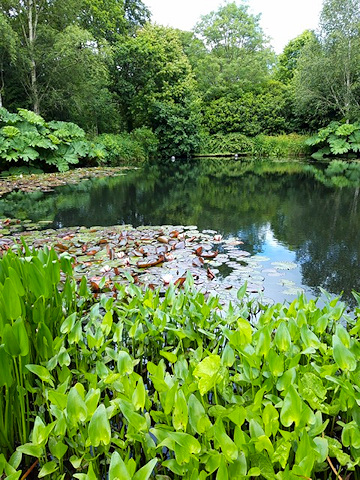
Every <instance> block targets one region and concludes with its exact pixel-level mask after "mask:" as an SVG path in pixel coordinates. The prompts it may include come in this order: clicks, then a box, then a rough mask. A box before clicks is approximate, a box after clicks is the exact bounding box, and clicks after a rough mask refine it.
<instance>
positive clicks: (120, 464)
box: [109, 452, 131, 480]
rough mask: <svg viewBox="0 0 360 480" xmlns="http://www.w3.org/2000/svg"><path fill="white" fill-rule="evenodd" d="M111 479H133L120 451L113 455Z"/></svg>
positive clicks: (110, 469)
mask: <svg viewBox="0 0 360 480" xmlns="http://www.w3.org/2000/svg"><path fill="white" fill-rule="evenodd" d="M109 480H131V476H130V474H129V472H128V470H127V468H126V465H125V463H124V461H123V459H122V458H121V457H120V455H119V454H118V452H114V453H113V454H112V455H111V460H110V468H109Z"/></svg>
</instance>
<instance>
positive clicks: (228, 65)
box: [195, 2, 275, 98]
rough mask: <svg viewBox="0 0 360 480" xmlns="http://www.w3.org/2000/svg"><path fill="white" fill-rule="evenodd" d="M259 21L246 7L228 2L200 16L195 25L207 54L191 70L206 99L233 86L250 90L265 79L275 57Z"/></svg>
mask: <svg viewBox="0 0 360 480" xmlns="http://www.w3.org/2000/svg"><path fill="white" fill-rule="evenodd" d="M259 20H260V16H259V15H258V16H254V15H252V14H250V13H249V12H248V6H247V5H239V6H237V5H236V3H235V2H232V3H228V4H226V5H224V6H222V7H220V8H219V9H218V10H217V11H214V12H211V13H209V14H208V15H205V16H203V17H202V19H201V21H200V22H199V23H198V24H197V25H196V27H195V32H196V34H197V36H198V37H199V38H201V39H202V40H203V42H204V44H205V46H206V48H207V51H208V54H207V55H206V56H205V57H204V58H203V59H201V60H200V62H199V65H198V68H197V69H196V70H195V71H196V74H197V77H198V80H199V84H200V87H201V88H202V89H203V90H206V96H207V97H208V98H219V97H221V96H222V95H223V94H224V92H225V91H228V90H229V89H234V88H235V87H238V88H239V87H240V88H241V89H243V88H247V89H251V88H252V86H253V85H255V84H260V83H262V82H263V81H264V80H265V79H266V78H267V77H268V76H269V67H270V65H271V64H272V63H273V62H274V60H275V57H274V54H273V52H272V51H271V49H270V48H269V47H268V46H267V42H268V39H267V38H266V36H265V35H264V33H263V31H262V29H261V27H260V24H259Z"/></svg>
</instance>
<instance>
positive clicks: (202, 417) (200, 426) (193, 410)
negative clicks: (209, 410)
mask: <svg viewBox="0 0 360 480" xmlns="http://www.w3.org/2000/svg"><path fill="white" fill-rule="evenodd" d="M188 409H189V423H190V425H191V426H192V428H193V429H194V430H195V432H196V433H199V434H200V435H201V434H202V433H204V432H205V431H206V430H207V429H208V428H209V427H210V426H211V422H210V420H209V417H208V416H207V415H206V412H205V409H204V407H203V405H202V403H201V402H200V401H199V400H198V399H197V398H196V396H195V395H194V394H191V395H190V397H189V400H188Z"/></svg>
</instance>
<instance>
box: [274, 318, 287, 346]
mask: <svg viewBox="0 0 360 480" xmlns="http://www.w3.org/2000/svg"><path fill="white" fill-rule="evenodd" d="M274 341H275V345H276V346H277V347H278V349H279V350H280V352H288V351H289V350H290V346H291V336H290V333H289V330H288V328H287V326H286V323H285V322H284V321H282V322H281V323H280V325H279V326H278V328H277V330H276V333H275V338H274Z"/></svg>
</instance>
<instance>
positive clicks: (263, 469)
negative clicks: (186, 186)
mask: <svg viewBox="0 0 360 480" xmlns="http://www.w3.org/2000/svg"><path fill="white" fill-rule="evenodd" d="M16 257H18V258H16ZM29 257H31V258H30V259H29ZM62 258H64V257H60V258H58V259H57V258H56V257H55V256H54V253H53V252H49V251H46V250H41V251H39V253H38V254H37V255H35V254H34V252H29V251H28V249H27V248H26V246H24V253H23V254H21V253H17V254H14V253H13V252H8V253H5V254H4V256H3V259H2V260H1V262H0V273H1V279H0V282H1V284H2V287H1V288H0V290H1V292H0V293H1V295H2V297H0V300H1V302H0V310H1V312H2V317H1V318H2V329H3V330H2V333H1V347H0V352H1V354H0V355H1V357H0V359H1V362H2V366H4V365H5V366H6V368H5V369H4V367H3V368H2V369H1V379H2V386H1V390H0V398H1V401H2V402H4V401H6V399H7V398H8V397H7V390H8V389H9V388H14V391H16V392H17V396H18V397H19V400H18V401H19V403H22V404H23V405H22V407H21V410H20V411H21V412H22V415H23V416H24V418H25V420H26V422H28V426H27V430H26V432H24V435H23V436H22V437H19V442H20V443H21V445H19V446H18V447H17V448H16V451H14V453H13V452H12V450H11V449H10V447H9V446H8V445H5V447H2V452H5V455H4V453H2V454H1V455H0V475H4V476H5V477H6V478H7V479H19V478H20V476H21V475H22V473H23V472H24V465H25V463H26V462H25V461H26V459H27V461H28V463H29V461H30V463H32V464H33V466H34V465H35V464H36V463H37V462H39V467H37V466H35V467H34V468H37V469H38V477H39V478H51V479H54V480H55V479H56V480H60V479H61V480H63V479H66V478H77V479H80V480H87V479H99V478H109V479H114V480H115V479H116V478H126V479H135V480H140V479H141V480H146V479H148V478H150V477H151V478H157V479H162V478H164V477H165V478H166V476H168V477H170V478H174V479H176V478H184V479H195V478H196V479H205V478H214V479H215V478H217V479H225V478H229V477H234V478H239V479H240V478H252V477H259V478H264V479H274V480H275V479H276V480H278V479H280V480H282V479H284V480H285V479H297V478H299V476H301V477H306V478H315V475H316V478H318V479H320V478H324V479H326V478H329V475H330V474H332V473H335V474H336V475H337V476H338V477H339V478H340V477H341V478H345V477H347V476H348V475H350V474H351V473H352V474H353V475H354V477H353V478H359V474H360V470H359V466H358V465H359V462H360V455H359V450H360V429H359V417H360V407H359V388H360V384H359V368H360V365H359V358H360V356H359V353H360V352H359V349H360V344H359V331H360V307H358V308H356V309H355V312H354V316H353V317H350V316H348V315H347V314H346V313H345V310H346V306H345V304H343V303H342V302H340V301H339V299H337V298H335V299H331V298H330V297H329V296H327V297H326V298H327V300H326V301H325V304H324V306H323V307H319V306H317V302H316V301H310V302H307V301H306V299H305V298H304V297H303V296H300V297H298V298H297V299H296V300H294V301H293V302H292V303H291V304H290V305H282V304H277V305H273V306H269V305H263V304H261V303H259V301H250V300H249V299H248V298H247V297H246V285H245V286H244V287H242V288H241V289H240V290H239V292H238V296H237V301H236V302H234V303H233V304H230V305H229V306H228V307H226V308H225V307H224V308H222V307H221V305H219V302H218V299H217V298H214V297H210V298H206V297H205V296H204V294H202V293H200V292H199V291H197V289H196V288H195V287H194V285H193V281H192V277H191V276H188V278H187V281H186V282H185V283H184V284H183V285H182V287H180V286H178V287H176V286H170V287H169V288H168V290H167V291H166V293H165V294H164V295H163V294H161V292H160V290H151V289H147V290H143V289H141V288H139V287H138V286H137V285H135V284H134V283H133V281H132V280H131V278H129V282H130V283H129V284H128V285H117V286H116V289H115V291H114V292H108V293H104V294H102V295H101V296H100V298H99V299H98V301H94V299H93V295H92V293H91V291H90V290H89V288H88V286H87V284H86V281H85V280H82V281H81V282H80V284H79V285H78V286H75V284H74V283H72V282H71V276H72V273H71V265H69V264H68V263H67V264H66V265H64V269H63V271H64V273H65V274H66V277H64V278H61V282H60V289H59V293H58V294H55V296H56V295H57V301H59V298H60V296H61V300H62V305H63V307H65V309H66V308H67V309H68V311H69V312H71V313H69V315H67V316H62V315H60V314H59V316H58V318H57V321H55V322H54V321H52V320H53V315H52V312H53V310H54V309H55V311H58V310H56V308H57V307H58V305H57V304H56V305H50V306H49V307H47V308H45V309H43V308H42V307H40V305H44V302H45V299H49V300H50V291H48V290H47V288H50V287H47V286H46V285H47V283H46V284H45V283H43V282H44V281H45V280H44V278H45V275H53V277H52V282H51V285H52V286H54V285H55V284H56V283H57V281H58V280H59V276H58V275H59V274H58V272H59V262H64V261H65V262H67V260H62ZM65 258H66V257H65ZM36 259H38V260H36ZM10 260H11V262H10ZM10 264H11V265H10ZM13 265H18V266H15V267H13ZM28 265H32V266H31V267H29V266H28ZM6 266H7V268H6ZM19 266H21V267H22V268H24V272H22V271H21V272H18V271H17V269H18V268H20V267H19ZM53 269H55V274H54V270H53ZM27 270H28V271H29V272H32V273H29V274H28V276H23V275H25V274H26V271H27ZM14 272H15V273H14ZM34 272H35V273H34ZM61 285H62V286H61ZM51 288H53V287H51ZM23 290H24V292H27V291H29V295H30V294H31V295H35V292H37V293H41V292H46V293H44V294H41V295H40V296H39V297H38V299H37V300H36V303H37V307H36V308H33V311H34V312H36V313H34V312H33V316H32V317H30V318H34V316H35V318H36V319H37V320H39V319H40V323H38V326H39V325H40V327H41V328H42V329H44V328H45V327H48V328H49V331H50V335H51V337H52V341H51V340H50V335H49V334H47V335H45V334H44V335H43V339H42V341H41V342H37V335H38V334H37V332H36V329H35V330H32V333H31V334H30V335H25V331H24V329H25V330H26V329H28V328H29V329H31V328H33V326H32V325H31V324H30V325H27V324H26V323H25V320H24V318H27V316H25V315H24V314H23V308H26V307H25V302H24V299H23V296H24V295H27V293H24V295H22V293H23ZM4 291H5V293H6V295H7V296H6V298H9V301H8V302H7V303H4V302H3V301H2V298H4ZM9 292H16V294H14V293H13V294H11V293H10V294H9ZM8 294H9V295H10V296H9V297H8ZM355 297H356V299H357V300H358V301H359V304H360V296H359V295H358V294H355ZM45 303H46V302H45ZM30 305H31V304H30ZM33 305H35V304H33ZM30 308H31V307H30ZM58 312H59V311H58ZM4 315H6V316H5V317H4ZM4 318H5V319H6V320H4ZM42 318H43V319H44V321H41V319H42ZM49 322H50V326H49V325H48V324H49ZM52 328H54V331H53V330H52ZM4 331H5V334H4ZM10 331H11V334H10ZM26 331H27V330H26ZM43 331H45V330H43ZM48 337H49V340H47V338H48ZM36 342H37V343H36ZM32 343H34V345H37V346H39V347H40V349H41V348H42V349H43V351H38V352H36V353H35V355H37V356H33V357H32V358H31V360H30V358H29V354H30V353H29V352H30V351H32V350H33V348H32V347H31V346H30V345H31V344H32ZM50 347H51V348H50ZM38 350H39V349H38ZM4 359H5V360H4ZM15 365H17V366H18V367H16V366H15ZM16 368H18V369H19V370H20V368H21V369H22V376H23V378H24V379H25V381H23V380H21V378H20V372H19V375H14V376H10V375H7V373H6V372H9V371H10V370H11V369H13V370H14V371H16ZM25 372H26V373H25ZM15 397H16V395H15ZM16 401H17V400H16ZM6 409H7V411H13V412H14V413H15V410H13V409H15V406H14V404H13V403H8V406H7V407H6V408H5V409H1V411H2V412H3V411H4V410H5V411H6ZM20 418H21V417H20ZM20 424H21V421H20ZM1 432H4V429H3V428H1ZM29 432H30V435H29ZM11 453H13V454H12V455H11V456H10V454H11ZM21 467H23V468H21ZM26 468H27V467H25V470H26ZM26 476H27V473H25V477H24V476H23V478H26Z"/></svg>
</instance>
